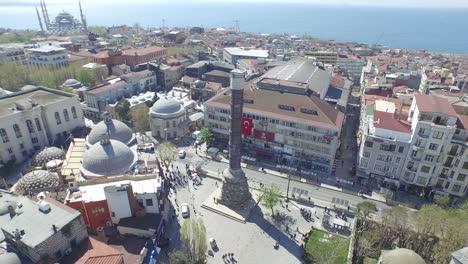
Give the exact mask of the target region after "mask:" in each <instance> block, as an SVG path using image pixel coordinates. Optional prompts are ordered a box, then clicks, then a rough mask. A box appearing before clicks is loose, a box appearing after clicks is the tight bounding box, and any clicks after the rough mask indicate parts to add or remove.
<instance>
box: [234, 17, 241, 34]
mask: <svg viewBox="0 0 468 264" xmlns="http://www.w3.org/2000/svg"><path fill="white" fill-rule="evenodd" d="M234 23H236V25H235V28H234V30H235V31H236V32H237V33H240V27H239V20H237V19H236V20H234Z"/></svg>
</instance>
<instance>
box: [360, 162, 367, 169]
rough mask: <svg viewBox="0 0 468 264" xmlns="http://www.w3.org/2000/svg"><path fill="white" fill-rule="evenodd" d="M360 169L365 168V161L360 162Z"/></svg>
mask: <svg viewBox="0 0 468 264" xmlns="http://www.w3.org/2000/svg"><path fill="white" fill-rule="evenodd" d="M360 167H361V168H367V160H362V161H361V166H360Z"/></svg>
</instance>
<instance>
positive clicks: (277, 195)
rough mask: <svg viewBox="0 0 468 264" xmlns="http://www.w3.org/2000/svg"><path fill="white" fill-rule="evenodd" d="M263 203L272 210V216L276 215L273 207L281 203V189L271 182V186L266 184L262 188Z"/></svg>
mask: <svg viewBox="0 0 468 264" xmlns="http://www.w3.org/2000/svg"><path fill="white" fill-rule="evenodd" d="M262 192H263V194H262V197H261V199H262V205H263V206H265V207H266V208H268V209H270V210H271V216H273V217H274V216H275V213H274V211H273V208H274V207H275V206H276V205H277V204H278V203H279V201H280V200H281V195H282V192H281V189H280V188H279V187H278V186H277V185H275V184H271V185H270V186H264V187H263V188H262Z"/></svg>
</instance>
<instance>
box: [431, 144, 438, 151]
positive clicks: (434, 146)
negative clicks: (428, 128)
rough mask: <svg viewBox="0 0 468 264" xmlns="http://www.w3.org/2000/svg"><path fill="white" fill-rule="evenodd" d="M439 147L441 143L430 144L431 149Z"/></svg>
mask: <svg viewBox="0 0 468 264" xmlns="http://www.w3.org/2000/svg"><path fill="white" fill-rule="evenodd" d="M438 148H439V144H435V143H431V144H429V149H430V150H437V149H438Z"/></svg>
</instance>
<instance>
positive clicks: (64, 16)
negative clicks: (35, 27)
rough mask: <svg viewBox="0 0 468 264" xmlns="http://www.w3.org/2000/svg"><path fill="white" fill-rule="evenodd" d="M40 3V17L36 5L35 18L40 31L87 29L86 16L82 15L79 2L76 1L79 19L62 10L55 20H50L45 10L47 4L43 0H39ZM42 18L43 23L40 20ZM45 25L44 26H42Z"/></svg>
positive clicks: (63, 31)
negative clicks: (78, 8)
mask: <svg viewBox="0 0 468 264" xmlns="http://www.w3.org/2000/svg"><path fill="white" fill-rule="evenodd" d="M39 2H40V4H41V11H42V19H41V15H40V14H39V10H38V9H37V7H36V13H37V19H38V21H39V26H40V27H41V31H42V32H45V31H48V32H52V33H65V32H68V31H77V30H79V31H84V32H86V31H87V30H88V27H87V25H86V18H85V16H84V15H83V10H82V9H81V2H80V1H78V4H79V7H80V16H81V21H80V20H78V19H76V18H74V17H73V16H72V15H71V14H70V13H68V12H65V11H62V12H61V13H59V14H58V15H57V16H56V17H55V20H53V21H50V19H49V13H48V11H47V6H46V4H45V0H39ZM43 20H44V24H43V23H42V21H43ZM44 26H45V27H44Z"/></svg>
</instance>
